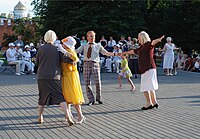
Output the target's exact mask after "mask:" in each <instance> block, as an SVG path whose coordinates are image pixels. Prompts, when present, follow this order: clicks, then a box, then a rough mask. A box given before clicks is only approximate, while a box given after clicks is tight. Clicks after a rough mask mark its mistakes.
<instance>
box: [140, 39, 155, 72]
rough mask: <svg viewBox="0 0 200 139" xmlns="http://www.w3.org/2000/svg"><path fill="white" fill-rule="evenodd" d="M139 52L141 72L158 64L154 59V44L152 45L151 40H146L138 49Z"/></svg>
mask: <svg viewBox="0 0 200 139" xmlns="http://www.w3.org/2000/svg"><path fill="white" fill-rule="evenodd" d="M137 52H138V56H139V58H138V63H139V72H140V73H141V74H143V73H145V72H146V71H148V70H149V69H155V68H156V64H155V61H154V59H153V54H154V46H153V45H151V42H146V43H145V44H143V45H141V46H140V48H138V50H137Z"/></svg>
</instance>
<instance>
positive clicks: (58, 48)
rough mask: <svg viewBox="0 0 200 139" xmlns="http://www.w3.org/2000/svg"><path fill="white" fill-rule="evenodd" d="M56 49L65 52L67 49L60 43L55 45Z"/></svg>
mask: <svg viewBox="0 0 200 139" xmlns="http://www.w3.org/2000/svg"><path fill="white" fill-rule="evenodd" d="M57 51H60V52H61V53H63V54H65V53H66V52H67V51H66V50H65V49H64V48H63V47H62V45H61V44H59V45H57Z"/></svg>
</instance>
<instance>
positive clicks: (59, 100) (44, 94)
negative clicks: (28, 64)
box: [36, 30, 74, 125]
mask: <svg viewBox="0 0 200 139" xmlns="http://www.w3.org/2000/svg"><path fill="white" fill-rule="evenodd" d="M44 39H45V42H46V43H47V44H45V45H43V46H41V47H40V48H39V49H38V52H37V56H36V65H38V71H37V75H38V89H39V100H38V112H39V118H38V123H39V124H42V123H43V121H44V120H43V111H44V105H54V104H60V106H61V108H62V110H63V111H64V112H65V119H66V121H67V122H68V123H69V125H73V124H74V122H73V121H72V119H71V117H70V116H69V111H68V109H67V104H66V102H65V99H64V96H63V95H62V87H61V58H62V56H61V55H62V54H61V53H60V52H58V51H57V47H56V46H54V45H53V42H54V41H55V40H56V34H55V32H54V31H52V30H49V31H47V32H46V34H45V36H44ZM66 54H68V53H66Z"/></svg>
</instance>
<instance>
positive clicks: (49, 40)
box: [44, 30, 56, 44]
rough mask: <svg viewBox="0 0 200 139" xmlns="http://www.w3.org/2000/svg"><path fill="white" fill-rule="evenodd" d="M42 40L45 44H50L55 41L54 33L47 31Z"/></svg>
mask: <svg viewBox="0 0 200 139" xmlns="http://www.w3.org/2000/svg"><path fill="white" fill-rule="evenodd" d="M44 40H45V42H47V43H52V44H53V42H54V41H55V40H56V33H55V32H54V31H53V30H48V31H47V32H46V33H45V35H44Z"/></svg>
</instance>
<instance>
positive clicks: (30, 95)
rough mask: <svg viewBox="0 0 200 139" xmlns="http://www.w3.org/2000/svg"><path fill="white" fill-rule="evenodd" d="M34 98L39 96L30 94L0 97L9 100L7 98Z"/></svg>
mask: <svg viewBox="0 0 200 139" xmlns="http://www.w3.org/2000/svg"><path fill="white" fill-rule="evenodd" d="M33 96H38V94H28V95H9V96H2V95H0V97H2V98H7V97H9V98H10V97H33Z"/></svg>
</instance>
